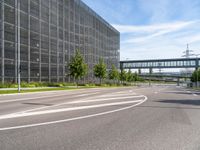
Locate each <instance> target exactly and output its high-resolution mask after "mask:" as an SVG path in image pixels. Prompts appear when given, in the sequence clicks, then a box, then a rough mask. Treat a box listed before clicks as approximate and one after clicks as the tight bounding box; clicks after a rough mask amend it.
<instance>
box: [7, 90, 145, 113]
mask: <svg viewBox="0 0 200 150" xmlns="http://www.w3.org/2000/svg"><path fill="white" fill-rule="evenodd" d="M97 93H99V92H96V93H93V94H97ZM82 96H83V95H82ZM77 97H80V95H78V96H77ZM99 97H100V96H99ZM134 97H135V98H137V97H142V96H134ZM92 98H94V97H92ZM132 98H133V97H132ZM90 99H91V98H86V99H84V100H82V101H85V100H90ZM101 100H102V101H103V100H105V99H101ZM112 100H114V99H112ZM73 102H74V101H71V102H64V103H59V104H55V105H52V106H43V107H39V108H33V109H28V110H23V111H19V112H15V113H10V114H6V115H14V114H22V113H27V112H31V111H37V110H42V109H49V108H53V107H58V106H62V105H67V104H72V103H73Z"/></svg>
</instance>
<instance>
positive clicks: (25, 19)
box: [20, 12, 28, 29]
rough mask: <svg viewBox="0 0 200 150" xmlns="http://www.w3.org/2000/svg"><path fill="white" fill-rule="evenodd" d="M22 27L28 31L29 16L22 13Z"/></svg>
mask: <svg viewBox="0 0 200 150" xmlns="http://www.w3.org/2000/svg"><path fill="white" fill-rule="evenodd" d="M20 26H21V28H24V29H28V15H27V14H25V13H22V12H21V13H20Z"/></svg>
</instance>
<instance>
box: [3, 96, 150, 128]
mask: <svg viewBox="0 0 200 150" xmlns="http://www.w3.org/2000/svg"><path fill="white" fill-rule="evenodd" d="M144 97H145V99H144V100H143V101H141V102H139V103H137V104H134V105H131V106H127V107H124V108H120V109H114V110H111V111H106V112H102V113H96V114H92V115H86V116H80V117H75V118H69V119H63V120H57V121H50V122H43V123H35V124H28V125H21V126H13V127H5V128H0V131H6V130H14V129H22V128H30V127H37V126H44V125H52V124H57V123H64V122H70V121H75V120H81V119H87V118H92V117H97V116H102V115H107V114H112V113H115V112H120V111H123V110H127V109H130V108H133V107H136V106H138V105H140V104H142V103H144V102H145V101H147V99H148V98H147V97H146V96H144Z"/></svg>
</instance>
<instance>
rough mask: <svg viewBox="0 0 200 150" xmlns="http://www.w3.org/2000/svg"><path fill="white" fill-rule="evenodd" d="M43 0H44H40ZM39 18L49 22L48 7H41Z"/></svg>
mask: <svg viewBox="0 0 200 150" xmlns="http://www.w3.org/2000/svg"><path fill="white" fill-rule="evenodd" d="M42 1H45V0H42ZM41 19H42V20H44V21H46V22H49V8H48V7H42V8H41Z"/></svg>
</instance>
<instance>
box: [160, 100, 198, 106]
mask: <svg viewBox="0 0 200 150" xmlns="http://www.w3.org/2000/svg"><path fill="white" fill-rule="evenodd" d="M156 102H160V103H171V104H183V105H193V106H200V100H193V99H191V100H190V99H188V100H174V99H169V100H159V101H156Z"/></svg>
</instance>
